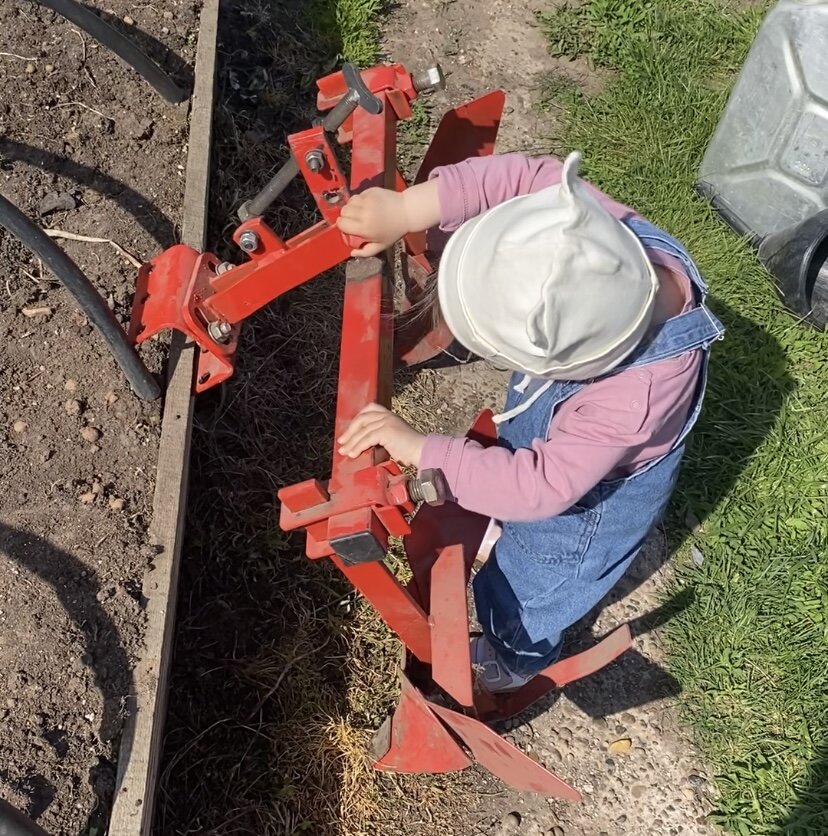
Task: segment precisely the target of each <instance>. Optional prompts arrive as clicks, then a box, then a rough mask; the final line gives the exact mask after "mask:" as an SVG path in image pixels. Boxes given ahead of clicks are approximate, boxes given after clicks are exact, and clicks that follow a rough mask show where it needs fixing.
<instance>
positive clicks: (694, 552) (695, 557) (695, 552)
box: [690, 546, 704, 569]
mask: <svg viewBox="0 0 828 836" xmlns="http://www.w3.org/2000/svg"><path fill="white" fill-rule="evenodd" d="M690 559H691V560H692V561H693V565H694V566H695V567H696V568H697V569H700V568H701V567H702V565H703V564H704V555H703V554H702V551H701V549H700V548H699V547H698V546H691V547H690Z"/></svg>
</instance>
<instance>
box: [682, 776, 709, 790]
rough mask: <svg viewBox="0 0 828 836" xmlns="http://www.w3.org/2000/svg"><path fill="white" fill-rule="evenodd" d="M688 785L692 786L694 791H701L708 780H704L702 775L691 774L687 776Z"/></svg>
mask: <svg viewBox="0 0 828 836" xmlns="http://www.w3.org/2000/svg"><path fill="white" fill-rule="evenodd" d="M687 783H688V784H690V786H691V787H693V789H697V790H698V789H701V788H702V787H703V786H704V785H705V784H706V783H707V779H706V778H702V776H701V775H697V774H696V773H695V772H691V773H690V774H689V775H688V776H687Z"/></svg>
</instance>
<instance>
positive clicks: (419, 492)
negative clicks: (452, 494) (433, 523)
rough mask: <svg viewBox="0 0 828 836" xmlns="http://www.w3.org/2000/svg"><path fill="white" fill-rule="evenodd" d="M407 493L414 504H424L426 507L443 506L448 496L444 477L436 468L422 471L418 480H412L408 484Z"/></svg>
mask: <svg viewBox="0 0 828 836" xmlns="http://www.w3.org/2000/svg"><path fill="white" fill-rule="evenodd" d="M408 491H409V493H410V494H411V498H412V499H413V500H414V501H415V502H425V503H426V505H443V504H444V503H445V501H446V500H447V499H448V495H449V490H448V483H447V482H446V477H445V476H444V475H443V471H442V470H438V469H436V468H429V469H428V470H424V471H423V472H422V473H421V474H420V475H419V477H418V478H416V479H412V480H411V481H410V482H409V483H408Z"/></svg>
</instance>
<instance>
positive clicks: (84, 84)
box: [0, 0, 200, 834]
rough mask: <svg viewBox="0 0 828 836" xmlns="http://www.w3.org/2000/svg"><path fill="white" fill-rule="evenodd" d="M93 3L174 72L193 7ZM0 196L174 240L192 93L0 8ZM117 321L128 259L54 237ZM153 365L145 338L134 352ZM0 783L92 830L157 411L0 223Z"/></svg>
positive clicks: (181, 67)
mask: <svg viewBox="0 0 828 836" xmlns="http://www.w3.org/2000/svg"><path fill="white" fill-rule="evenodd" d="M88 5H95V6H96V7H97V8H98V10H99V12H100V14H101V16H102V17H103V18H104V19H106V20H108V21H109V22H110V23H112V24H113V25H115V26H116V27H117V28H120V29H121V30H122V31H124V32H125V33H127V34H129V36H130V37H132V38H133V39H134V40H136V41H137V42H138V43H139V44H140V45H141V47H142V48H143V49H144V50H145V51H146V52H147V53H148V54H149V55H150V56H151V57H153V58H154V59H155V60H156V61H158V62H159V63H160V64H161V66H163V67H164V68H165V69H166V70H168V71H169V72H172V73H173V74H175V76H176V78H177V80H179V81H180V82H181V83H183V84H187V83H189V79H188V70H187V69H186V68H187V66H191V65H192V59H193V56H194V51H195V44H196V39H197V27H198V11H199V7H200V2H198V0H187V1H186V2H181V0H166V2H165V3H164V4H159V5H158V6H152V5H147V4H133V3H130V2H127V1H126V0H107V2H106V3H105V4H103V3H97V4H88ZM0 33H2V34H1V35H0V53H2V54H0V86H1V87H2V90H3V95H2V99H0V191H2V193H3V194H4V195H5V196H6V197H7V198H9V199H10V200H12V201H13V202H15V203H16V204H17V205H18V206H19V207H20V208H21V209H22V210H23V211H24V212H25V213H26V214H27V215H28V216H29V217H31V218H36V219H37V220H38V222H39V223H40V224H41V226H43V227H45V228H51V229H55V230H57V229H59V230H62V231H65V232H69V233H72V234H75V235H81V236H90V237H95V238H103V239H108V240H111V241H113V242H115V243H117V244H118V245H119V246H120V247H121V248H123V250H125V251H127V252H128V253H130V254H132V255H133V256H134V257H135V258H137V259H138V260H139V261H143V260H144V259H146V258H148V257H149V256H150V255H152V254H153V253H154V252H155V251H157V250H158V249H160V248H162V247H165V246H168V245H169V244H171V243H173V242H174V241H175V240H176V237H177V224H178V219H179V213H180V207H181V201H182V194H183V187H184V165H185V161H186V152H187V147H186V144H187V120H188V107H187V105H186V104H185V105H180V106H174V105H170V104H168V103H166V102H164V101H163V100H162V99H161V98H160V97H159V96H158V95H157V94H156V93H155V92H154V91H153V90H152V89H151V88H150V87H148V86H147V85H146V84H145V83H144V82H143V81H142V80H141V79H140V78H139V77H138V76H137V75H136V74H135V73H134V72H133V71H132V70H130V69H129V68H128V67H126V66H125V65H123V64H121V63H120V62H119V61H118V60H117V59H115V58H114V57H113V56H112V54H111V53H109V52H108V51H107V50H106V49H105V48H103V47H100V46H98V45H97V44H96V43H95V42H94V41H93V40H92V39H91V38H89V37H88V36H87V35H86V34H85V33H83V32H81V31H80V30H78V29H77V28H76V27H75V26H73V25H71V24H69V23H67V22H66V21H64V20H63V19H62V18H60V17H58V16H56V15H54V14H53V13H52V12H50V11H48V10H46V9H43V8H41V7H40V6H37V5H35V4H32V3H28V2H23V0H8V2H4V3H1V4H0ZM61 244H62V245H63V246H64V247H65V249H66V251H67V252H68V253H69V254H70V255H71V256H72V258H73V259H74V260H75V261H76V262H77V263H78V264H79V265H80V266H81V268H82V269H83V270H84V271H85V272H86V274H87V275H88V276H89V278H90V279H91V280H92V281H93V282H94V283H95V284H96V285H97V287H98V288H99V289H100V291H101V292H102V294H103V295H104V297H105V298H107V300H108V302H109V305H110V307H111V308H112V309H113V310H114V311H115V314H116V315H117V316H118V317H119V319H121V321H122V322H125V321H126V317H127V316H128V311H129V304H130V300H131V293H132V287H133V284H134V276H135V268H134V266H133V265H132V264H131V263H130V261H129V259H128V258H126V257H125V256H124V255H123V253H122V252H120V251H119V250H118V249H117V248H115V247H113V246H111V245H110V244H109V243H90V242H83V241H76V240H62V241H61ZM143 355H144V357H145V359H147V362H148V364H149V365H150V367H151V368H152V369H153V371H156V372H161V371H162V364H163V351H162V349H161V347H160V346H159V345H158V344H155V345H153V346H151V347H150V348H149V349H148V350H144V351H143ZM0 396H1V397H0V456H2V481H0V796H2V797H4V798H6V799H8V800H9V801H11V802H12V803H13V804H15V805H16V806H17V807H18V808H20V809H21V810H23V811H24V812H27V813H28V814H29V815H30V816H32V817H33V818H35V819H36V820H37V821H38V822H39V823H40V824H41V825H42V826H43V827H44V828H45V829H46V830H47V831H48V832H49V833H53V834H82V833H90V834H91V833H95V832H100V827H99V826H97V825H96V823H101V822H105V821H106V819H107V818H108V814H109V804H110V801H111V797H112V793H113V790H114V788H115V781H116V764H117V758H118V744H119V740H120V733H121V727H122V719H123V713H124V705H125V700H126V698H127V697H128V695H129V694H130V693H131V692H132V689H133V685H132V676H131V669H132V665H133V662H134V659H135V656H136V653H137V651H138V650H139V648H140V646H141V641H142V634H143V615H142V602H141V583H142V578H143V575H144V573H145V571H146V570H147V568H148V564H149V562H150V561H151V559H152V557H153V554H152V551H151V550H150V549H149V548H148V546H147V543H146V527H147V524H148V522H149V520H150V515H151V502H152V494H153V487H154V485H153V482H154V474H155V466H156V457H157V449H158V436H159V427H160V414H161V404H160V402H157V403H144V402H141V401H140V400H139V399H138V398H136V397H135V396H134V394H133V393H132V392H131V390H130V389H129V387H128V386H127V385H126V383H125V381H124V379H123V377H122V375H121V373H120V371H119V369H118V368H117V366H116V365H115V363H114V361H113V360H112V359H111V357H110V356H109V354H108V353H107V350H106V348H105V346H104V344H103V342H102V340H101V339H100V337H99V336H98V334H97V333H96V332H95V331H94V330H93V329H92V327H91V326H90V324H89V322H88V321H87V319H86V317H85V316H84V314H83V313H82V312H81V311H80V310H79V308H78V306H77V305H76V304H75V302H74V301H73V299H72V298H71V297H70V296H69V295H68V294H67V293H66V292H65V291H64V290H63V288H62V287H61V286H60V285H59V284H58V283H57V282H56V281H55V279H54V277H53V276H52V275H50V274H49V273H48V272H46V271H45V269H44V268H43V267H42V265H41V264H40V263H39V262H38V260H37V259H36V258H35V257H34V256H32V255H31V254H30V253H29V252H28V251H27V250H26V249H25V248H24V247H23V246H22V245H20V244H19V243H18V242H17V241H16V240H15V239H13V238H11V237H10V236H9V235H8V234H7V233H5V231H3V230H0Z"/></svg>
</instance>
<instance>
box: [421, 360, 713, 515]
mask: <svg viewBox="0 0 828 836" xmlns="http://www.w3.org/2000/svg"><path fill="white" fill-rule="evenodd" d="M699 363H700V355H699V352H690V353H688V354H685V355H681V356H680V357H678V358H673V359H670V360H666V361H661V362H659V363H655V364H653V365H652V366H648V367H646V368H644V369H635V368H633V369H629V370H627V371H624V372H621V373H620V374H618V375H616V376H614V377H610V378H607V379H606V380H603V381H599V382H597V383H593V384H591V385H590V386H587V387H586V388H585V389H583V390H581V392H579V393H578V394H577V395H574V396H573V397H572V398H570V399H569V400H568V401H566V402H565V403H564V404H563V405H562V406H561V408H560V410H559V412H558V413H557V414H556V417H555V421H554V422H553V424H552V427H551V430H550V433H549V439H548V440H543V439H537V440H535V441H534V442H533V443H532V446H531V447H528V448H521V449H519V450H517V451H516V452H514V453H512V452H510V451H509V450H506V449H505V448H501V447H490V448H486V449H484V448H483V447H481V446H480V445H479V444H477V443H475V442H473V441H469V440H468V439H465V438H453V437H449V436H442V435H430V436H429V437H428V439H427V441H426V444H425V447H424V449H423V454H422V457H421V460H420V468H421V469H422V470H425V469H427V468H439V469H441V470H442V471H443V473H444V474H445V476H446V480H447V481H448V484H449V488H450V490H451V492H452V495H453V497H454V499H455V501H456V502H457V503H458V504H460V505H461V506H462V507H464V508H467V509H468V510H470V511H476V512H478V513H481V514H485V515H487V516H490V517H494V518H495V519H498V520H502V521H504V522H509V521H511V522H518V521H525V520H537V519H544V518H545V517H550V516H554V515H555V514H560V513H562V512H563V511H566V510H567V509H568V508H570V507H571V506H572V505H573V504H574V503H576V502H577V501H578V500H579V499H581V498H582V497H583V496H584V495H585V494H586V493H588V492H589V491H590V490H592V488H594V487H595V485H597V484H598V483H599V482H601V481H602V480H604V479H607V478H608V477H612V478H616V473H617V472H618V469H619V468H622V469H628V470H629V471H632V470H634V469H635V468H636V467H637V466H639V465H641V464H643V463H645V462H646V461H649V460H651V459H653V458H656V457H658V456H661V455H664V454H665V453H667V452H668V451H669V450H670V449H671V448H672V446H673V444H674V443H675V439H676V438H677V437H678V435H679V433H680V432H681V428H682V427H683V426H684V422H685V420H686V417H687V413H688V410H689V408H690V405H691V404H692V401H693V397H694V393H695V388H696V382H697V380H698V374H699ZM619 475H620V474H619Z"/></svg>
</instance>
